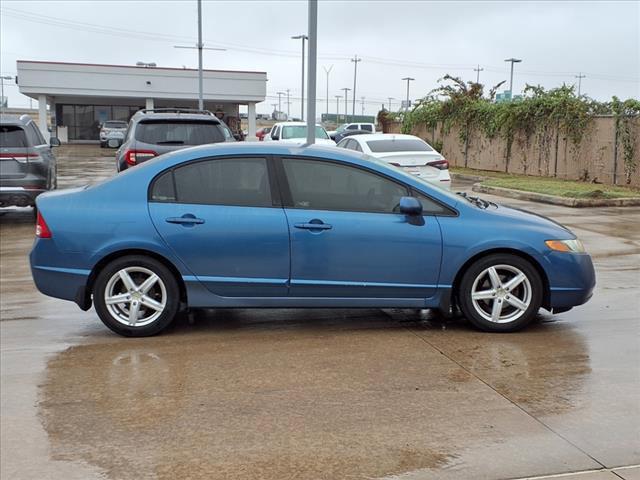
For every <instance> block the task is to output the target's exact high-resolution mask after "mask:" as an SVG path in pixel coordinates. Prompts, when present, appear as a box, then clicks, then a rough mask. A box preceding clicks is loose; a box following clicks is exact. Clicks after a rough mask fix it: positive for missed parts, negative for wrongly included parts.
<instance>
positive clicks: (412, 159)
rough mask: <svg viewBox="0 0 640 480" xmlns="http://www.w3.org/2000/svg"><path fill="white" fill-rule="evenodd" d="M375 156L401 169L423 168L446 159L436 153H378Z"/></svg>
mask: <svg viewBox="0 0 640 480" xmlns="http://www.w3.org/2000/svg"><path fill="white" fill-rule="evenodd" d="M375 156H376V158H379V159H380V160H384V161H385V162H388V163H391V164H393V165H396V166H399V167H422V166H426V165H427V164H429V162H437V161H438V160H443V159H444V157H443V156H442V155H440V154H439V153H438V152H435V151H434V152H389V153H376V154H375Z"/></svg>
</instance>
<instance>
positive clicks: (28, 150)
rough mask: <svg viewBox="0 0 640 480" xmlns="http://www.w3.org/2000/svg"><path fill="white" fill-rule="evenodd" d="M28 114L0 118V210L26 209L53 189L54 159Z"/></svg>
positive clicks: (56, 142) (52, 142)
mask: <svg viewBox="0 0 640 480" xmlns="http://www.w3.org/2000/svg"><path fill="white" fill-rule="evenodd" d="M58 145H60V141H59V140H58V139H57V138H55V137H51V140H50V144H47V141H46V140H45V139H44V137H43V136H42V133H40V130H39V129H38V127H37V126H36V124H35V123H34V121H33V120H32V119H31V117H29V116H28V115H21V116H18V115H0V207H11V206H18V207H29V206H34V205H35V204H36V197H37V196H38V195H40V194H41V193H42V192H45V191H47V190H53V189H54V188H56V185H57V179H56V157H54V156H53V152H52V151H51V147H57V146H58Z"/></svg>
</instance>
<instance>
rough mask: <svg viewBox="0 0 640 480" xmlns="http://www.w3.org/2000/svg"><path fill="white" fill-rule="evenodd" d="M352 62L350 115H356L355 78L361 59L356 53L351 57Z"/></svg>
mask: <svg viewBox="0 0 640 480" xmlns="http://www.w3.org/2000/svg"><path fill="white" fill-rule="evenodd" d="M351 61H352V62H353V107H352V108H351V116H353V117H355V116H356V78H357V77H358V62H361V61H362V59H361V58H358V55H354V57H353V58H352V59H351Z"/></svg>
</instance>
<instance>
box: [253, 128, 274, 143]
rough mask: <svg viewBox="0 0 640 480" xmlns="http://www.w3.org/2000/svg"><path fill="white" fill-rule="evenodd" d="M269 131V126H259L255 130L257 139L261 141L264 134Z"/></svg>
mask: <svg viewBox="0 0 640 480" xmlns="http://www.w3.org/2000/svg"><path fill="white" fill-rule="evenodd" d="M270 132H271V127H262V128H259V129H258V131H257V132H256V137H258V140H260V141H261V142H262V141H263V140H264V137H265V135H267V134H268V133H270Z"/></svg>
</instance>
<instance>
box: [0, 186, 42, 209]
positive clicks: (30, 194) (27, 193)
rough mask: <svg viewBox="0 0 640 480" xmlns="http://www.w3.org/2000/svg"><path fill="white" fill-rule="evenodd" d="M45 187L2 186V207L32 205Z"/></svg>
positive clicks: (0, 188) (0, 197) (0, 202)
mask: <svg viewBox="0 0 640 480" xmlns="http://www.w3.org/2000/svg"><path fill="white" fill-rule="evenodd" d="M44 192H46V189H45V188H38V189H35V188H24V187H0V207H13V206H16V207H30V206H33V205H35V204H36V197H37V196H38V195H40V194H41V193H44Z"/></svg>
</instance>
